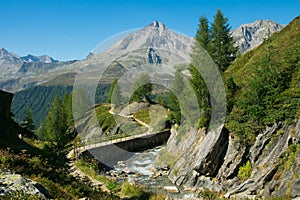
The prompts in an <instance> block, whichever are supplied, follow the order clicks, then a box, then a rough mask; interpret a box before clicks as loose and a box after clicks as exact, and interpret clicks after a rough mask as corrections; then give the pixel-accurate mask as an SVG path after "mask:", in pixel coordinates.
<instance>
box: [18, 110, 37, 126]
mask: <svg viewBox="0 0 300 200" xmlns="http://www.w3.org/2000/svg"><path fill="white" fill-rule="evenodd" d="M21 126H22V127H24V128H26V129H27V130H30V131H33V130H34V129H35V125H34V121H33V118H32V111H31V109H30V108H28V107H27V108H26V110H25V118H24V120H23V123H22V124H21Z"/></svg>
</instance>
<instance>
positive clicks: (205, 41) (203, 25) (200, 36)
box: [195, 16, 211, 50]
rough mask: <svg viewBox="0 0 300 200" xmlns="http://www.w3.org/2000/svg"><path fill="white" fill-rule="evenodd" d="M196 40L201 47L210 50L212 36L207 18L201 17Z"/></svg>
mask: <svg viewBox="0 0 300 200" xmlns="http://www.w3.org/2000/svg"><path fill="white" fill-rule="evenodd" d="M195 39H196V41H197V43H198V44H199V45H200V46H202V47H203V48H204V49H206V50H208V46H209V42H210V39H211V36H210V29H209V25H208V20H207V18H206V17H205V16H201V17H200V18H199V24H198V29H197V32H196V36H195Z"/></svg>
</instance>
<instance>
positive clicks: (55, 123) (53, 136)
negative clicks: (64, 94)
mask: <svg viewBox="0 0 300 200" xmlns="http://www.w3.org/2000/svg"><path fill="white" fill-rule="evenodd" d="M68 127H69V126H68V121H67V113H66V110H65V108H64V107H63V104H62V102H61V101H60V99H59V98H58V97H57V96H56V97H55V98H54V100H53V102H52V105H51V107H50V110H49V113H48V115H47V117H46V121H45V133H44V136H45V139H46V140H48V141H49V142H51V143H52V145H53V146H54V147H56V149H57V150H59V151H61V150H63V149H64V147H65V145H66V144H67V143H68V141H69V139H70V136H69V135H68V134H67V130H68Z"/></svg>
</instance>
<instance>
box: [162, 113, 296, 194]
mask: <svg viewBox="0 0 300 200" xmlns="http://www.w3.org/2000/svg"><path fill="white" fill-rule="evenodd" d="M171 133H172V134H171V137H170V139H169V141H168V143H167V147H166V148H165V149H164V150H163V151H161V152H160V154H159V156H158V158H157V160H156V163H157V166H164V165H166V164H172V165H171V166H170V168H171V170H170V172H169V174H168V177H169V179H170V180H171V181H172V182H173V183H175V184H177V185H180V186H184V187H186V188H189V189H201V188H202V189H203V188H208V189H210V190H212V191H215V192H220V193H221V192H222V193H224V192H226V195H225V197H231V196H235V197H248V198H252V197H255V196H270V195H272V196H280V197H283V196H284V197H291V198H296V197H300V178H299V174H300V142H299V141H300V118H299V119H298V120H297V121H296V123H295V125H284V124H283V123H281V122H280V123H276V124H274V125H273V126H272V127H269V128H266V130H265V131H264V132H263V133H261V134H259V135H257V137H256V140H255V142H254V144H253V145H252V146H251V147H249V148H246V147H244V146H243V145H241V144H240V143H239V142H238V141H237V140H236V139H235V138H234V136H233V134H228V132H227V131H226V129H225V128H224V127H223V126H221V127H219V128H217V129H215V130H214V131H210V132H207V133H206V132H205V131H203V130H202V131H195V130H190V131H185V132H183V131H175V129H173V130H172V132H171ZM168 158H169V160H168ZM248 160H249V161H250V163H251V171H250V172H251V175H250V177H249V178H248V179H247V180H244V179H243V180H241V179H240V178H239V176H238V172H239V170H240V169H241V166H243V165H244V164H245V163H246V162H247V161H248Z"/></svg>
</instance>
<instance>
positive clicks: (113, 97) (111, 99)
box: [107, 79, 122, 106]
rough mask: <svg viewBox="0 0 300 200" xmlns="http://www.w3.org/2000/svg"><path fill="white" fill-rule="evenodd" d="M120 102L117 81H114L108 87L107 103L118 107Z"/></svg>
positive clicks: (120, 97)
mask: <svg viewBox="0 0 300 200" xmlns="http://www.w3.org/2000/svg"><path fill="white" fill-rule="evenodd" d="M121 100H122V95H121V89H120V86H119V85H118V80H117V79H114V81H113V82H112V83H111V85H110V89H109V94H108V99H107V103H110V104H114V105H115V106H118V105H120V103H121Z"/></svg>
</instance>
